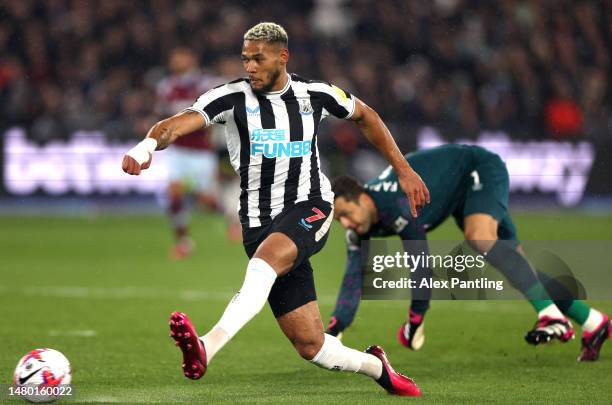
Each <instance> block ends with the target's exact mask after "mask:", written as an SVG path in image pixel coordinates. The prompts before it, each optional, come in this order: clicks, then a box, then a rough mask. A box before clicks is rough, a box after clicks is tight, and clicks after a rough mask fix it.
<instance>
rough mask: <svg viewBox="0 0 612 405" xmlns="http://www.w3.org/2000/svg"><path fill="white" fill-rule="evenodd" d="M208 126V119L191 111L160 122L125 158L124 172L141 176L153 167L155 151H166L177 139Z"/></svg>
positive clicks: (123, 163) (122, 165)
mask: <svg viewBox="0 0 612 405" xmlns="http://www.w3.org/2000/svg"><path fill="white" fill-rule="evenodd" d="M206 125H207V122H206V119H205V118H204V117H203V116H202V115H201V114H200V113H198V112H196V111H191V110H187V111H183V112H181V113H179V114H176V115H174V116H172V117H170V118H166V119H164V120H161V121H159V122H158V123H156V124H155V125H153V127H151V129H150V130H149V132H148V133H147V136H146V137H145V139H144V140H142V141H140V143H139V144H138V145H136V146H134V147H133V148H132V149H130V150H129V151H128V152H127V153H126V154H125V155H124V156H123V162H122V164H121V167H122V169H123V171H124V172H126V173H127V174H132V175H139V174H140V172H141V171H142V170H145V169H148V168H149V166H150V165H151V159H152V158H153V151H155V150H162V149H165V148H167V147H168V145H170V144H171V143H172V142H174V141H175V140H176V138H178V137H180V136H183V135H187V134H190V133H192V132H194V131H197V130H198V129H201V128H204V127H205V126H206Z"/></svg>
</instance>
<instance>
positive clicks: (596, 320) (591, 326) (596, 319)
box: [576, 301, 604, 332]
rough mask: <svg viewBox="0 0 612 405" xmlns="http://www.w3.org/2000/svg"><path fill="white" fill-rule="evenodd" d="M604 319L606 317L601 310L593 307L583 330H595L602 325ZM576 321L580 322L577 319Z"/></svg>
mask: <svg viewBox="0 0 612 405" xmlns="http://www.w3.org/2000/svg"><path fill="white" fill-rule="evenodd" d="M576 302H580V301H576ZM603 319H604V317H603V314H602V313H601V312H599V311H598V310H596V309H593V308H591V310H590V311H589V316H588V317H587V319H586V320H585V321H584V323H582V330H583V331H584V332H594V331H595V329H597V328H598V327H599V325H601V323H602V322H603ZM576 322H579V321H576Z"/></svg>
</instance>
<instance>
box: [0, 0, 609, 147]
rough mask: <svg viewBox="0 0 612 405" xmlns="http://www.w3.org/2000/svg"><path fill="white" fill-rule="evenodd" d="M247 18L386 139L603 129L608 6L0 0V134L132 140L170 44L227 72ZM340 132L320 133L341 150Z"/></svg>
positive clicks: (142, 127)
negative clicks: (95, 134) (14, 131)
mask: <svg viewBox="0 0 612 405" xmlns="http://www.w3.org/2000/svg"><path fill="white" fill-rule="evenodd" d="M259 21H276V22H279V23H280V24H282V25H283V26H284V27H285V28H286V29H287V31H288V33H289V47H290V52H291V60H290V64H289V71H290V72H296V73H299V74H300V75H302V76H304V77H312V78H322V79H326V80H328V81H331V82H333V83H335V84H337V85H338V86H340V87H344V88H345V89H347V90H349V91H350V92H353V93H354V94H356V95H357V96H358V97H360V98H361V99H363V100H364V101H366V102H367V103H368V104H370V105H371V106H373V107H374V108H375V109H376V110H377V111H378V112H379V113H380V114H381V115H382V116H383V118H384V119H385V121H387V122H389V123H391V124H392V125H393V126H394V128H397V131H399V133H400V134H402V133H406V134H408V133H411V132H410V131H411V130H413V129H414V128H417V127H420V126H424V125H431V126H434V127H437V128H440V130H441V131H442V132H443V133H446V134H449V136H450V137H451V138H452V137H474V136H476V134H477V133H478V132H479V131H483V130H504V131H507V132H509V133H510V134H511V135H512V136H513V137H518V138H549V137H553V138H568V137H581V138H583V137H587V138H590V139H595V138H604V137H606V136H608V135H609V134H610V133H611V131H612V111H611V104H612V103H611V90H610V78H611V77H612V76H611V67H610V66H611V63H612V0H599V1H586V0H585V1H572V0H531V1H520V0H500V1H478V0H411V1H405V0H375V1H374V0H356V1H348V0H347V1H343V0H311V1H299V0H298V1H273V0H269V1H265V2H264V1H248V0H243V1H230V0H181V1H178V0H149V1H145V0H142V1H140V0H133V1H124V0H104V1H94V0H44V1H37V0H0V122H1V123H2V124H0V126H4V127H6V126H10V125H23V126H25V127H27V128H28V132H29V134H30V136H31V137H32V138H33V139H35V140H37V141H39V142H43V143H44V142H46V141H48V140H50V139H56V138H66V137H67V136H69V134H70V133H72V132H73V131H75V130H78V129H85V130H89V129H103V130H104V131H105V132H106V134H107V135H108V137H109V138H110V139H117V140H124V139H138V138H141V137H142V136H143V135H144V133H145V132H146V131H147V129H148V128H149V127H150V126H151V125H152V123H154V122H155V121H156V120H157V119H158V118H159V117H158V116H157V115H156V113H155V104H156V103H155V97H156V94H155V88H156V85H157V83H158V82H159V81H160V80H161V79H162V78H163V77H164V76H165V75H166V74H167V66H166V64H167V59H168V55H169V54H170V52H171V50H172V49H173V48H175V47H177V46H187V47H190V48H191V49H193V50H194V51H195V52H196V54H197V55H198V56H199V59H200V64H201V66H202V67H203V69H205V70H208V71H210V72H211V73H213V74H215V75H218V76H222V77H225V78H227V79H233V78H236V77H240V76H242V75H243V72H242V66H241V63H240V59H239V54H240V47H241V44H242V35H243V33H244V32H245V31H246V30H247V29H248V28H249V27H250V26H251V25H253V24H255V23H257V22H259ZM351 131H353V130H352V129H347V128H345V127H343V126H342V125H341V124H339V125H338V127H337V128H336V135H337V138H336V139H338V140H340V141H341V142H340V141H339V143H340V144H341V145H343V147H344V148H348V149H350V148H352V147H353V146H355V147H356V146H357V145H356V144H355V141H352V140H353V139H354V138H353V137H352V136H351ZM396 133H397V132H396ZM406 136H408V135H406ZM347 152H350V150H347Z"/></svg>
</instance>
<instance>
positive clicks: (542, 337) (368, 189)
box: [327, 145, 612, 361]
mask: <svg viewBox="0 0 612 405" xmlns="http://www.w3.org/2000/svg"><path fill="white" fill-rule="evenodd" d="M406 159H407V160H408V162H409V163H410V165H411V166H412V167H413V168H414V169H415V170H416V171H417V172H418V173H420V174H421V176H422V178H423V180H424V181H425V182H426V184H427V185H428V187H429V190H430V192H431V201H432V203H431V204H429V205H427V206H426V207H424V208H423V209H422V211H421V212H420V215H419V217H418V218H417V219H413V218H412V217H411V216H410V214H409V212H408V204H407V202H406V199H405V197H404V196H403V195H402V192H401V190H400V189H398V188H397V186H393V184H395V182H396V181H397V178H396V175H395V173H394V171H393V170H392V168H388V169H387V170H385V171H384V172H383V173H382V174H381V175H380V176H379V177H377V178H375V179H373V180H371V181H369V182H368V183H367V184H365V185H364V186H362V185H361V184H360V183H359V182H357V181H356V180H355V179H353V178H351V177H348V176H342V177H339V178H336V179H335V180H334V181H333V183H332V190H333V191H334V193H335V213H334V216H335V218H336V219H338V220H339V221H340V223H341V224H342V226H343V227H345V228H347V243H348V253H347V255H348V260H347V268H346V273H345V275H344V279H343V282H342V287H341V290H340V293H339V295H338V300H337V302H336V307H335V309H334V312H333V315H332V318H331V320H330V322H329V324H328V328H327V333H329V334H332V335H334V336H337V335H339V334H340V333H341V332H342V331H343V330H344V329H345V328H347V327H348V326H349V325H350V324H351V322H352V321H353V319H354V316H355V313H356V312H357V307H358V305H359V300H360V297H361V280H362V273H361V270H362V252H361V241H363V240H367V239H369V238H370V237H378V236H390V235H397V236H399V237H400V238H401V239H402V240H423V241H424V240H425V239H426V232H429V231H431V230H432V229H434V228H435V227H436V226H438V225H439V224H441V223H442V222H444V221H445V220H446V219H447V218H448V217H449V216H451V215H452V216H453V217H454V218H455V221H456V222H457V224H458V225H459V227H460V228H461V229H462V230H463V233H464V236H465V239H466V240H467V241H468V243H469V244H470V245H471V246H472V247H474V248H475V249H476V250H478V251H479V252H481V253H485V252H486V256H485V257H486V260H487V261H488V262H489V263H490V264H491V265H493V266H494V267H495V268H497V269H498V270H500V271H501V273H502V274H503V275H504V276H505V277H506V278H507V279H508V281H509V282H510V283H511V284H512V285H513V286H514V287H515V288H517V289H518V290H519V291H521V292H522V293H523V295H524V296H525V297H526V298H527V299H528V300H529V302H530V303H531V304H532V305H533V307H534V309H535V310H536V312H537V316H538V319H537V321H536V324H535V327H534V328H533V329H532V330H530V331H529V332H528V333H527V335H526V336H525V339H526V340H527V342H529V343H531V344H534V345H537V344H540V343H546V342H549V341H550V340H552V339H558V340H560V341H562V342H566V341H568V340H569V339H571V338H573V336H574V331H573V329H572V326H571V324H570V322H569V321H568V320H567V318H566V317H565V316H564V314H565V315H567V316H568V317H569V318H571V319H573V320H574V321H576V322H577V323H578V324H580V325H581V326H582V351H581V353H580V356H579V357H578V360H579V361H586V360H596V359H597V358H598V357H599V351H600V349H601V346H602V344H603V343H604V341H605V340H606V339H607V338H609V337H610V334H611V333H612V323H611V322H610V319H609V317H608V316H607V315H606V314H603V313H601V312H599V311H597V310H596V309H593V308H589V306H587V305H586V304H585V303H584V302H582V301H579V300H558V301H555V302H553V300H551V299H550V298H549V295H548V292H547V291H546V290H545V287H544V286H543V284H542V282H541V281H540V279H538V277H537V276H536V273H535V271H534V270H533V268H532V267H531V265H530V264H529V262H528V261H527V260H526V259H525V258H524V257H523V256H522V255H521V254H520V253H519V252H522V249H521V247H520V244H519V242H518V240H517V236H516V230H515V227H514V224H513V223H512V219H511V218H510V214H509V213H508V194H509V179H508V171H507V169H506V166H505V164H504V162H503V161H502V160H501V159H500V158H499V156H497V155H496V154H494V153H491V152H489V151H487V150H485V149H483V148H480V147H476V146H465V145H445V146H440V147H437V148H433V149H430V150H426V151H419V152H415V153H412V154H409V155H407V156H406ZM498 239H500V240H504V241H513V242H504V243H502V242H501V241H498ZM424 245H425V249H426V245H427V243H426V242H424ZM428 298H429V297H428V296H425V299H424V300H413V301H412V303H411V306H410V310H409V312H408V319H407V321H406V322H405V323H404V324H403V325H402V326H401V327H400V329H399V332H398V338H399V340H400V342H401V343H402V344H403V345H404V346H406V347H408V348H410V349H413V350H418V349H420V348H421V346H422V345H423V343H424V338H425V335H424V327H423V325H424V324H423V318H424V315H425V312H426V311H427V309H428V308H429V300H428ZM542 298H547V299H542Z"/></svg>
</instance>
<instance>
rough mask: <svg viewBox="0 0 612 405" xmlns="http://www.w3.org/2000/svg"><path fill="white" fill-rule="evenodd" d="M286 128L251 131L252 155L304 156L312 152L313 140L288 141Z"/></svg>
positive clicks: (269, 156)
mask: <svg viewBox="0 0 612 405" xmlns="http://www.w3.org/2000/svg"><path fill="white" fill-rule="evenodd" d="M286 140H287V133H286V131H285V130H284V129H261V128H259V129H256V130H254V131H253V132H252V133H251V155H252V156H258V155H263V156H265V157H267V158H280V157H302V156H309V155H310V153H311V144H312V142H311V141H292V142H287V141H286Z"/></svg>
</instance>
